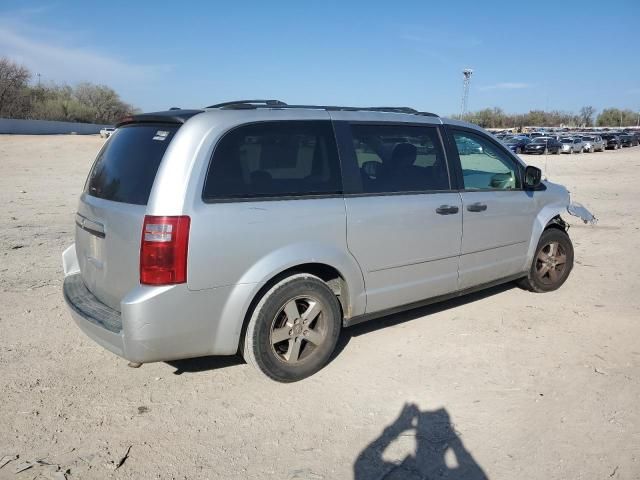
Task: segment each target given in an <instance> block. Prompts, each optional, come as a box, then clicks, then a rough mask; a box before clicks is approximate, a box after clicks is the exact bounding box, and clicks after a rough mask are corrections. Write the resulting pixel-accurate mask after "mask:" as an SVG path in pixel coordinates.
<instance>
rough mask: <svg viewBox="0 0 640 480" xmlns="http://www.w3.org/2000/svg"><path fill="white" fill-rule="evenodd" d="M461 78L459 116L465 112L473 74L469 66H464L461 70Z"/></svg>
mask: <svg viewBox="0 0 640 480" xmlns="http://www.w3.org/2000/svg"><path fill="white" fill-rule="evenodd" d="M462 75H463V76H464V77H463V80H462V103H461V105H460V118H462V116H463V115H464V114H465V113H467V103H468V101H469V85H470V84H471V75H473V70H472V69H470V68H465V69H464V70H463V71H462Z"/></svg>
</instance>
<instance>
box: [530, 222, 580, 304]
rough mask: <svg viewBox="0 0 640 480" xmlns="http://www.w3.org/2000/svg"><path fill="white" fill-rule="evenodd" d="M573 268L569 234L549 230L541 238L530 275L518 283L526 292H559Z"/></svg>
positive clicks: (552, 229) (554, 229)
mask: <svg viewBox="0 0 640 480" xmlns="http://www.w3.org/2000/svg"><path fill="white" fill-rule="evenodd" d="M572 268H573V244H572V243H571V239H570V238H569V235H567V232H565V231H564V230H560V229H558V228H548V229H547V230H545V231H544V232H542V235H541V236H540V241H539V242H538V246H537V248H536V251H535V254H534V256H533V262H532V263H531V268H530V269H529V273H528V274H527V276H526V277H525V278H523V279H521V280H520V281H519V282H518V285H519V286H520V287H521V288H524V289H525V290H530V291H532V292H536V293H544V292H551V291H553V290H557V289H558V288H560V287H561V286H562V284H563V283H564V282H565V281H566V280H567V278H568V277H569V274H570V273H571V269H572Z"/></svg>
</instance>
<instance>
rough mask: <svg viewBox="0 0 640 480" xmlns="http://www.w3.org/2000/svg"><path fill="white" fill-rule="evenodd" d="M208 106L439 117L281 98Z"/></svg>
mask: <svg viewBox="0 0 640 480" xmlns="http://www.w3.org/2000/svg"><path fill="white" fill-rule="evenodd" d="M206 108H221V109H231V110H240V109H256V108H284V109H288V108H290V109H305V108H306V109H314V110H327V111H340V112H384V113H404V114H408V115H422V116H425V117H438V115H437V114H435V113H430V112H419V111H418V110H416V109H414V108H411V107H348V106H337V105H289V104H287V103H285V102H282V101H280V100H235V101H232V102H224V103H217V104H215V105H210V106H208V107H206Z"/></svg>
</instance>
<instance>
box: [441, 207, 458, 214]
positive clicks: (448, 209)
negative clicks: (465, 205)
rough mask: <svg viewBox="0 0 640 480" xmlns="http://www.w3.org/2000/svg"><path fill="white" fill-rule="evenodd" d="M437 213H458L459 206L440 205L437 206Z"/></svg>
mask: <svg viewBox="0 0 640 480" xmlns="http://www.w3.org/2000/svg"><path fill="white" fill-rule="evenodd" d="M436 213H437V214H438V215H453V214H456V213H458V207H456V206H455V205H440V206H439V207H438V208H436Z"/></svg>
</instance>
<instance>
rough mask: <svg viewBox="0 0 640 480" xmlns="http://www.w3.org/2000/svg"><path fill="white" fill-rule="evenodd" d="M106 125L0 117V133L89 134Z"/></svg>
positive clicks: (97, 131) (98, 130)
mask: <svg viewBox="0 0 640 480" xmlns="http://www.w3.org/2000/svg"><path fill="white" fill-rule="evenodd" d="M108 126H110V125H97V124H95V123H75V122H55V121H50V120H17V119H15V118H0V133H13V134H18V135H52V134H64V133H77V134H80V135H90V134H92V133H99V132H100V129H101V128H102V127H108Z"/></svg>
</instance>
